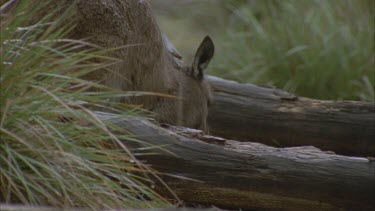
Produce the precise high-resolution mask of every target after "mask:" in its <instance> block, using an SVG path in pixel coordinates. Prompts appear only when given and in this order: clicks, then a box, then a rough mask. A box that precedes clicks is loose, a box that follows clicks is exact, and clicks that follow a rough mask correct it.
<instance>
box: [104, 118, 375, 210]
mask: <svg viewBox="0 0 375 211" xmlns="http://www.w3.org/2000/svg"><path fill="white" fill-rule="evenodd" d="M99 117H100V118H102V119H104V118H112V117H111V116H108V115H107V114H100V115H99ZM113 118H114V117H113ZM114 119H116V118H114ZM116 121H117V123H116V124H118V125H120V126H121V127H122V128H125V129H126V130H127V131H129V133H131V134H135V135H138V136H137V137H138V139H140V140H143V141H145V142H146V143H147V144H151V145H154V146H163V148H164V149H163V150H160V148H159V147H156V148H155V149H154V150H153V152H155V153H152V154H151V155H148V156H143V157H140V159H142V160H145V162H146V163H148V164H150V165H152V167H153V168H155V169H157V170H158V171H160V172H163V173H164V174H167V175H165V176H164V177H163V180H164V181H165V182H167V184H168V185H169V186H170V187H171V188H172V189H173V190H174V191H175V193H176V194H177V195H178V196H179V197H180V198H181V199H182V200H183V201H185V202H186V203H187V204H199V205H213V206H217V207H220V208H227V209H239V208H241V209H245V210H246V209H281V210H339V209H349V210H371V209H373V208H374V198H375V162H372V161H370V160H368V159H366V158H356V157H345V156H340V155H335V154H332V153H329V152H323V151H321V150H319V149H317V148H315V147H294V148H281V149H279V148H274V147H269V146H266V145H263V144H259V143H250V142H237V141H232V140H225V139H222V138H217V137H213V136H208V135H204V134H202V133H201V132H200V131H197V130H193V129H187V128H181V127H172V126H169V127H168V130H166V129H161V128H160V127H159V126H157V125H154V124H153V123H151V122H149V121H147V120H145V119H139V118H136V119H134V118H129V119H124V120H120V121H119V120H116ZM207 142H208V143H207ZM124 143H125V144H129V143H127V142H124ZM148 147H149V145H148ZM166 150H167V151H168V152H166ZM168 175H169V176H168ZM170 175H174V176H170ZM181 178H189V179H181ZM159 191H160V192H161V193H163V194H167V193H168V191H163V190H159Z"/></svg>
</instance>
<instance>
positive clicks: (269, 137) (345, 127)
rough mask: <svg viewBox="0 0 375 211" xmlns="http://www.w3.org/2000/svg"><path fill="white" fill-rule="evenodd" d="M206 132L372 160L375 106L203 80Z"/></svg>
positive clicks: (374, 146) (211, 78)
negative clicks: (207, 99) (207, 95)
mask: <svg viewBox="0 0 375 211" xmlns="http://www.w3.org/2000/svg"><path fill="white" fill-rule="evenodd" d="M208 80H209V81H210V83H211V85H212V87H213V89H214V97H215V100H214V103H213V105H212V106H211V108H210V110H209V119H208V124H209V127H210V132H211V134H214V135H217V136H220V137H226V138H230V139H235V140H240V141H256V142H261V143H264V144H267V145H272V146H277V147H287V146H306V145H312V146H316V147H318V148H321V149H323V150H330V151H334V152H335V153H338V154H343V155H356V156H372V157H374V156H375V104H374V103H366V102H355V101H326V100H314V99H309V98H305V97H297V96H295V95H293V94H289V93H286V92H284V91H281V90H279V89H275V88H269V87H261V86H255V85H252V84H239V83H237V82H234V81H228V80H224V79H220V78H217V77H212V76H211V77H208Z"/></svg>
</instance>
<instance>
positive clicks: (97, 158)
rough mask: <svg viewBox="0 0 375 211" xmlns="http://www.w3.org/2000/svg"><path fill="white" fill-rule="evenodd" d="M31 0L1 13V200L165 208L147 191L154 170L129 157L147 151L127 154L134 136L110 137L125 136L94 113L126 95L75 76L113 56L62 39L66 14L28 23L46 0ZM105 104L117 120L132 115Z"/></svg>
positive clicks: (65, 33)
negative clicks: (115, 98) (113, 99)
mask: <svg viewBox="0 0 375 211" xmlns="http://www.w3.org/2000/svg"><path fill="white" fill-rule="evenodd" d="M30 2H33V1H19V4H18V5H17V7H16V8H12V11H10V12H7V13H5V14H2V17H1V40H0V42H1V46H0V47H1V62H0V69H1V77H0V83H1V84H0V93H1V103H0V105H1V117H0V137H1V139H0V203H22V204H29V205H52V206H59V207H89V208H91V209H98V208H119V207H121V208H129V207H139V208H142V207H161V206H163V207H165V206H169V203H168V202H166V200H165V199H163V198H161V197H160V196H159V195H157V194H156V193H155V192H154V191H153V190H152V188H151V187H152V180H155V178H156V179H157V175H156V174H155V173H153V172H152V169H150V168H149V167H147V166H145V165H143V164H142V163H140V162H139V161H138V160H137V159H136V158H135V157H134V156H133V155H132V153H133V152H136V153H137V154H143V153H147V151H146V150H145V149H144V148H139V149H134V151H132V152H130V150H129V149H128V148H127V147H126V146H125V144H126V142H138V141H137V140H136V139H135V137H132V136H127V135H121V136H120V135H117V134H120V133H121V132H122V134H126V133H125V132H124V131H122V129H121V128H118V127H116V126H115V125H113V124H112V123H111V122H109V121H106V120H100V119H98V118H97V117H96V116H95V115H94V114H93V110H95V109H96V110H97V109H100V108H101V107H102V105H103V104H105V103H109V102H107V100H106V99H108V98H110V97H113V96H120V95H125V94H126V93H125V94H124V93H121V92H120V91H117V90H112V89H109V88H107V87H103V86H101V85H99V84H95V83H92V82H89V81H85V80H83V79H81V78H82V76H84V75H86V74H88V73H90V72H92V71H94V70H97V69H99V68H105V66H106V65H108V64H111V63H114V62H117V61H116V60H114V59H112V58H107V57H105V56H103V53H105V52H104V51H103V50H100V49H97V48H96V49H95V48H93V46H92V45H90V44H88V43H85V42H83V41H76V40H69V39H65V38H64V37H66V35H67V33H68V32H69V31H70V30H71V28H69V27H74V25H73V24H72V23H70V22H69V19H67V17H69V16H68V14H62V15H56V14H55V13H53V12H52V11H51V13H50V14H48V15H46V16H45V17H44V18H43V19H42V20H40V21H39V22H37V23H34V24H30V20H32V18H33V17H35V14H39V9H40V8H41V7H42V6H45V4H46V3H47V1H42V2H39V4H35V3H34V4H33V3H30ZM2 8H3V7H2ZM54 16H55V17H54ZM57 16H59V17H57ZM89 47H90V48H89ZM90 49H91V50H90ZM98 60H100V61H102V63H100V64H98V63H95V62H94V61H98ZM89 88H95V89H101V90H103V91H101V92H90V91H89V90H90V89H89ZM112 107H113V109H112V110H111V112H112V113H116V114H118V115H119V117H120V118H126V117H128V116H132V115H139V114H138V112H137V111H136V110H134V109H129V108H126V107H124V106H121V105H117V104H115V103H113V104H112ZM109 128H111V131H110V130H109ZM114 131H116V132H119V133H114ZM120 139H121V140H126V141H125V142H121V141H120ZM148 147H149V148H150V147H151V146H148Z"/></svg>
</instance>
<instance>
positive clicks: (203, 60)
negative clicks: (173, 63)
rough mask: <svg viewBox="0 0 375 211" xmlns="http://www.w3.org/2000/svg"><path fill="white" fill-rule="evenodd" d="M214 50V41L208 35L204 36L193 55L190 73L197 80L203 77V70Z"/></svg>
mask: <svg viewBox="0 0 375 211" xmlns="http://www.w3.org/2000/svg"><path fill="white" fill-rule="evenodd" d="M214 51H215V46H214V43H213V42H212V40H211V38H210V37H209V36H206V37H205V38H204V39H203V41H202V43H201V45H200V46H199V48H198V50H197V52H196V53H195V56H194V62H193V66H192V68H191V75H192V76H193V77H194V78H196V79H199V80H201V79H202V78H203V75H204V70H205V69H206V67H207V66H208V63H210V61H211V59H212V57H213V56H214Z"/></svg>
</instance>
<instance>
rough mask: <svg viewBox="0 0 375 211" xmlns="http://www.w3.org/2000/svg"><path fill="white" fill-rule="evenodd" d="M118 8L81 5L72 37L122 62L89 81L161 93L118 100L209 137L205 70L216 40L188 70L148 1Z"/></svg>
mask: <svg viewBox="0 0 375 211" xmlns="http://www.w3.org/2000/svg"><path fill="white" fill-rule="evenodd" d="M69 2H70V1H67V4H69ZM110 2H112V1H110ZM112 4H113V5H116V6H113V5H112ZM112 4H107V3H105V1H100V0H92V1H83V0H82V1H78V3H77V5H76V8H77V10H76V11H77V13H76V16H75V23H76V27H75V28H74V31H73V33H72V37H73V38H78V39H82V38H85V39H86V38H88V41H89V42H91V43H93V44H96V45H99V46H102V47H103V48H118V49H116V50H114V51H110V52H108V56H110V57H114V58H117V59H119V60H120V61H121V62H117V63H116V64H113V65H111V66H109V67H107V68H106V69H105V70H98V71H95V72H94V73H93V74H91V75H89V76H88V78H89V80H94V81H99V82H101V83H103V84H104V85H107V86H109V87H113V88H116V89H120V90H124V91H146V92H152V93H155V94H154V95H149V96H137V97H122V98H114V99H113V100H115V101H119V102H123V103H128V104H129V103H130V104H137V105H142V107H143V108H144V109H147V110H149V111H151V112H152V113H153V114H155V119H156V120H158V121H160V122H162V123H168V124H172V125H181V126H186V127H191V128H197V129H201V130H203V131H205V132H208V127H207V121H206V119H207V113H208V104H210V102H211V100H212V96H211V91H210V87H209V85H208V83H207V82H206V81H205V77H204V75H205V74H204V71H205V69H206V67H207V66H208V64H209V62H210V60H211V59H212V57H213V55H214V44H213V42H212V40H211V38H210V37H208V36H207V37H206V38H204V39H203V42H202V43H201V45H200V46H199V47H198V50H197V51H196V54H195V57H194V61H193V64H192V65H191V66H186V65H184V64H183V63H182V62H181V61H180V60H179V57H180V56H179V55H178V53H177V54H176V52H174V51H173V49H174V47H173V45H172V44H171V43H170V42H169V41H168V39H166V37H165V36H163V33H162V32H161V30H160V29H159V26H158V24H157V23H156V20H155V18H154V15H153V13H152V10H151V6H150V4H149V2H148V1H140V0H124V1H113V2H112ZM111 5H112V6H111ZM121 46H122V47H121ZM119 47H120V48H119ZM156 93H157V94H156ZM160 94H163V95H164V96H161V95H160Z"/></svg>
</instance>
